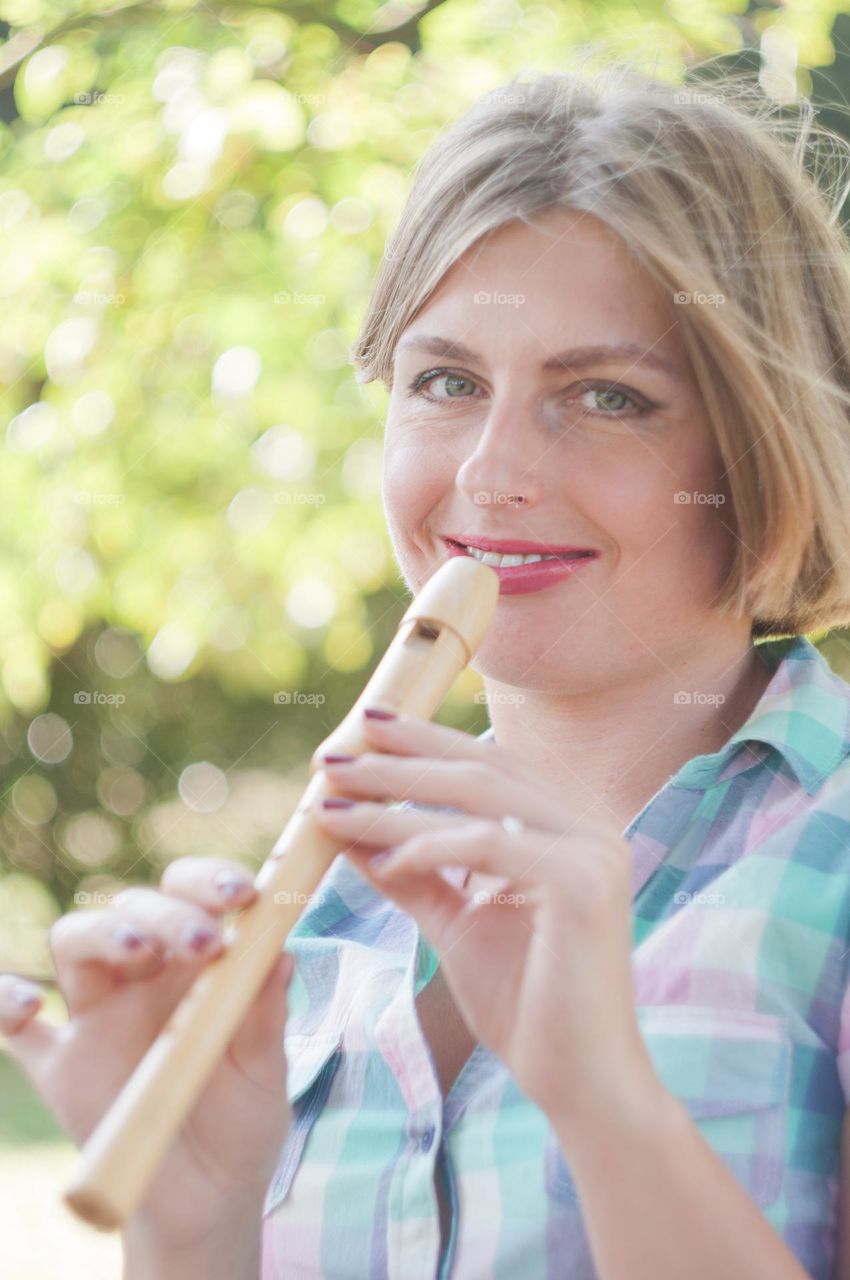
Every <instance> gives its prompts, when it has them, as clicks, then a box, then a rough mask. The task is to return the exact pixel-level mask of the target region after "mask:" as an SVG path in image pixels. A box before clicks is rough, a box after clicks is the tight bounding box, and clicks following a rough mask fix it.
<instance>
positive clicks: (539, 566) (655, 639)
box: [384, 210, 750, 693]
mask: <svg viewBox="0 0 850 1280" xmlns="http://www.w3.org/2000/svg"><path fill="white" fill-rule="evenodd" d="M536 223H537V225H536V226H535V228H533V229H532V228H530V227H528V226H527V225H525V224H524V223H522V222H513V223H510V224H509V225H507V226H505V227H502V228H500V229H499V230H498V231H497V232H494V233H492V234H491V235H490V236H487V237H485V238H484V239H483V240H481V241H479V242H478V243H477V244H476V245H474V246H473V247H472V248H471V249H469V250H468V251H467V252H466V253H465V254H464V255H463V257H462V258H460V259H459V261H458V262H457V263H455V264H454V266H453V267H452V268H451V270H450V271H449V272H448V273H447V274H446V276H445V277H444V278H443V280H442V282H441V283H440V286H439V287H438V289H437V290H436V291H435V292H434V294H433V295H432V297H431V299H430V300H429V302H428V303H427V305H426V306H425V307H424V308H423V309H422V310H421V311H420V312H419V314H418V315H417V316H416V318H415V320H414V321H413V322H412V323H411V324H410V325H409V326H408V328H407V329H406V330H405V332H404V333H403V335H402V336H401V339H400V341H399V343H398V345H397V348H396V352H395V361H394V371H393V382H392V386H391V388H390V403H389V409H388V416H387V427H386V445H385V478H384V501H385V506H386V511H387V518H388V521H389V526H390V532H391V536H392V539H393V544H394V547H395V550H396V554H397V556H398V559H399V563H400V565H401V568H402V571H403V573H404V575H405V578H406V579H407V581H408V584H409V585H410V586H411V587H412V588H413V589H414V590H416V589H418V588H419V587H420V586H421V585H422V583H423V582H425V580H426V579H427V578H428V577H430V575H431V574H432V573H433V572H434V571H435V570H436V569H437V567H438V566H439V565H440V564H442V563H443V561H445V560H446V559H447V558H448V557H449V556H450V555H452V554H469V552H468V551H466V550H465V548H467V547H469V546H471V547H472V548H473V549H474V550H476V549H477V551H478V554H479V556H482V555H484V554H485V553H487V552H489V553H490V556H492V555H494V554H499V555H501V554H504V555H508V556H513V557H514V559H516V558H517V557H518V556H520V555H523V556H524V555H528V554H530V555H532V556H536V555H541V556H543V557H544V558H543V559H541V560H532V561H528V562H525V563H521V564H516V563H512V562H511V561H509V562H508V563H507V564H506V565H505V566H503V567H501V568H500V569H499V574H500V577H501V579H502V591H501V594H500V600H499V607H498V611H497V616H496V620H495V622H494V624H493V625H492V627H491V629H490V632H489V633H488V636H487V638H486V640H485V642H484V645H483V646H482V648H481V650H480V651H479V655H478V659H477V661H476V664H475V665H476V667H477V669H478V670H479V671H481V672H482V673H483V674H485V675H488V676H490V677H492V678H494V679H496V680H498V681H501V682H504V683H507V684H510V685H513V686H519V687H523V688H527V689H538V690H545V691H547V692H552V693H557V692H563V693H569V692H577V691H580V690H591V689H594V688H598V687H604V686H608V685H610V684H611V683H612V682H613V681H614V680H616V678H617V676H618V674H619V675H620V677H621V678H622V679H629V678H633V677H635V676H639V675H640V674H641V673H644V672H651V671H653V670H654V671H656V672H657V671H658V667H659V664H661V665H662V666H667V667H668V669H672V668H673V667H674V665H675V664H676V663H677V662H678V663H679V666H678V668H677V670H678V671H680V672H682V673H684V672H685V671H686V670H687V663H688V659H689V658H690V659H693V658H694V657H695V655H696V653H697V651H700V650H701V651H703V652H704V651H705V649H706V647H709V648H710V647H711V646H712V644H714V645H716V644H717V642H718V640H719V639H720V636H721V632H722V633H723V635H725V637H726V640H727V642H728V641H729V640H730V639H734V638H735V637H740V638H741V640H742V642H746V638H747V636H748V634H749V627H750V623H749V620H748V619H743V620H742V619H735V620H732V619H720V618H719V617H718V615H717V614H716V613H713V612H711V611H710V609H709V602H710V600H711V598H712V597H713V596H714V594H715V593H716V592H717V590H718V588H719V587H720V586H721V584H722V581H723V578H724V573H725V572H727V570H728V565H729V564H730V553H731V548H732V535H731V533H730V532H729V530H728V529H727V528H726V527H725V526H724V523H723V522H724V521H725V522H726V524H731V518H730V511H729V504H728V501H726V490H725V486H724V485H723V483H722V480H721V477H722V472H723V466H722V463H721V460H720V456H719V453H718V451H717V448H716V445H715V443H714V440H713V437H712V435H711V432H710V429H709V425H708V421H707V418H706V415H705V413H704V411H703V407H702V404H701V402H700V399H699V396H698V392H697V388H696V385H695V383H694V381H693V377H692V375H691V372H690V369H689V365H688V361H687V359H686V357H685V354H684V350H683V347H682V344H681V340H680V338H679V336H678V334H677V324H676V321H677V314H676V313H677V310H678V307H677V306H674V305H673V301H672V298H664V297H660V296H659V293H658V290H657V287H656V286H655V285H654V283H653V282H652V280H651V279H650V278H649V276H648V275H646V274H645V272H644V271H643V270H642V269H641V268H640V267H639V266H638V264H637V263H636V262H635V261H634V260H633V259H632V258H631V257H630V255H629V254H628V253H627V251H626V249H625V247H624V245H623V244H622V242H621V241H620V240H619V239H618V237H617V236H615V235H614V234H613V233H612V232H611V231H609V230H608V228H607V227H605V226H604V224H602V223H601V222H600V221H599V220H598V219H596V218H593V217H591V216H589V215H579V214H577V213H576V212H574V211H572V210H558V211H555V212H549V213H547V214H546V215H545V216H543V217H538V218H537V219H536ZM693 305H696V304H693ZM449 343H451V344H453V346H454V350H453V351H451V350H448V349H446V347H447V344H449ZM440 344H442V346H443V348H444V349H443V350H441V349H440ZM618 347H622V348H627V350H621V351H620V352H619V353H618V352H617V351H616V350H615V348H618ZM589 348H595V349H596V350H595V351H592V352H591V351H589V350H588V349H589ZM605 348H611V350H608V351H606V350H605ZM414 383H418V386H416V387H413V388H412V385H411V384H414ZM683 495H684V496H683ZM568 548H580V549H582V550H585V551H591V552H593V555H592V556H583V557H582V558H581V559H579V560H576V559H575V558H573V557H572V556H571V555H570V553H569V552H568V550H567V549H568Z"/></svg>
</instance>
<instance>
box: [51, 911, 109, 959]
mask: <svg viewBox="0 0 850 1280" xmlns="http://www.w3.org/2000/svg"><path fill="white" fill-rule="evenodd" d="M91 914H92V915H98V916H100V915H101V914H102V912H100V911H98V912H92V913H91ZM83 918H84V917H83V915H82V913H77V914H75V913H74V912H69V913H67V914H66V915H64V916H59V918H58V919H57V920H54V921H53V923H52V924H51V926H50V928H49V929H48V930H47V945H48V947H49V949H50V951H51V952H52V953H53V954H54V955H55V954H56V951H57V949H58V950H61V949H62V948H63V947H64V945H65V942H66V941H67V940H68V938H69V937H71V935H73V934H74V933H76V932H77V931H78V930H79V928H80V925H79V921H80V920H82V919H83Z"/></svg>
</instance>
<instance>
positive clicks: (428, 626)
mask: <svg viewBox="0 0 850 1280" xmlns="http://www.w3.org/2000/svg"><path fill="white" fill-rule="evenodd" d="M498 594H499V580H498V577H497V575H496V574H495V573H494V571H493V570H492V569H490V568H488V566H486V565H484V564H482V563H481V562H480V561H479V560H475V559H473V558H472V557H471V556H455V557H453V558H452V559H451V560H449V561H447V562H446V563H445V564H443V565H442V566H441V567H440V568H439V569H438V570H437V572H436V573H435V574H434V575H433V577H432V578H430V579H429V581H428V582H427V583H426V584H425V586H424V587H423V588H422V590H421V591H420V592H419V594H418V595H417V596H416V598H415V600H414V601H413V603H412V604H411V606H410V608H409V609H408V610H407V612H406V613H405V615H404V617H403V618H402V620H401V623H400V625H399V628H398V631H397V633H396V635H395V637H394V638H393V640H392V641H391V643H390V646H389V648H388V649H387V651H386V653H385V654H384V656H383V658H382V659H381V662H380V663H379V665H378V666H377V667H376V669H375V671H374V673H373V674H372V677H371V679H370V680H369V682H368V684H367V685H366V687H365V688H364V690H363V692H362V693H361V695H360V697H359V698H358V699H357V702H356V703H355V704H354V706H353V707H352V709H351V711H350V712H349V713H348V715H347V716H346V717H345V719H344V720H343V721H342V723H341V724H340V725H339V726H338V728H337V729H335V730H334V732H333V733H332V734H331V735H330V736H329V737H328V738H327V739H326V740H325V741H324V742H323V743H322V745H321V746H320V747H318V748H317V750H316V751H315V752H314V754H313V757H312V759H311V762H310V769H311V773H312V778H311V780H310V782H309V783H308V785H307V788H306V790H305V792H304V794H303V796H302V798H301V801H300V803H299V805H298V807H297V808H296V810H295V812H294V813H293V815H292V817H291V818H290V820H289V822H288V823H287V825H286V827H285V828H284V831H283V833H282V834H281V836H280V837H279V839H278V841H277V843H276V844H275V845H274V848H273V849H272V851H271V853H270V854H269V856H268V858H267V859H266V861H265V862H264V863H263V865H262V866H261V868H260V870H259V872H258V874H257V877H256V879H255V881H254V884H255V888H256V890H257V895H256V897H255V898H254V900H253V901H252V902H251V903H250V904H249V905H248V906H247V907H245V908H244V910H243V911H241V912H240V913H239V915H238V916H237V917H236V919H235V921H234V923H233V924H232V925H231V927H230V928H229V929H228V930H227V931H226V932H225V934H224V939H223V941H224V944H225V945H224V947H223V948H222V951H221V952H220V953H219V955H218V956H217V957H215V958H214V959H212V960H211V961H210V962H209V964H208V965H207V966H206V968H205V969H204V970H203V971H202V972H201V973H200V974H199V976H198V978H197V980H196V981H195V982H194V984H193V985H192V987H191V988H190V990H189V991H187V992H186V994H185V995H184V997H183V999H182V1000H181V1001H180V1003H179V1004H178V1005H177V1007H176V1009H175V1010H174V1012H173V1013H172V1015H171V1017H170V1018H169V1020H168V1022H167V1023H166V1024H165V1026H164V1027H163V1029H162V1030H161V1031H160V1033H159V1035H158V1036H157V1038H156V1040H154V1042H153V1043H152V1044H151V1046H150V1048H149V1049H148V1050H147V1052H146V1054H145V1056H144V1057H143V1058H142V1060H141V1061H140V1062H139V1064H138V1065H137V1067H136V1069H135V1071H134V1072H133V1074H132V1075H131V1076H130V1078H129V1079H128V1081H127V1083H126V1084H125V1085H124V1087H123V1089H122V1090H121V1092H120V1093H119V1094H118V1096H117V1097H116V1098H115V1100H114V1101H113V1103H112V1105H111V1106H110V1108H109V1110H108V1111H107V1112H106V1113H105V1115H104V1116H103V1118H102V1119H101V1121H100V1123H99V1124H98V1126H97V1128H96V1129H95V1130H94V1131H93V1132H92V1133H91V1135H90V1136H89V1138H88V1140H87V1142H86V1143H85V1145H84V1147H83V1149H82V1151H81V1152H80V1156H79V1159H78V1162H77V1165H76V1167H75V1169H74V1171H73V1173H72V1176H71V1179H70V1181H69V1183H68V1186H67V1188H66V1190H65V1192H64V1194H63V1200H64V1202H65V1203H66V1204H67V1205H68V1207H69V1208H70V1209H72V1210H73V1211H74V1213H76V1214H77V1215H78V1216H79V1217H81V1218H82V1219H84V1220H85V1221H86V1222H89V1223H91V1224H92V1226H95V1227H98V1228H101V1229H102V1230H111V1229H114V1228H115V1227H119V1226H121V1225H123V1224H124V1223H125V1222H126V1221H127V1219H128V1218H129V1217H131V1216H132V1214H133V1213H134V1212H135V1210H136V1209H137V1208H138V1207H139V1204H140V1203H141V1201H142V1199H143V1197H144V1195H145V1192H146V1190H147V1188H148V1186H149V1184H150V1180H151V1178H152V1177H153V1175H154V1173H155V1172H156V1169H157V1167H158V1165H159V1163H160V1162H161V1160H162V1158H163V1156H164V1154H165V1152H166V1149H167V1148H168V1145H169V1143H170V1142H171V1140H172V1139H173V1138H174V1136H175V1134H176V1132H177V1130H178V1129H179V1127H180V1125H181V1124H182V1123H183V1121H184V1119H185V1118H186V1116H187V1114H188V1112H189V1111H190V1110H191V1108H192V1106H193V1104H194V1102H195V1100H196V1098H197V1096H198V1094H199V1093H200V1091H201V1090H202V1089H203V1087H204V1085H205V1084H206V1082H207V1080H208V1079H209V1076H210V1074H211V1073H212V1071H213V1068H214V1067H215V1065H216V1063H217V1062H218V1061H219V1060H220V1058H221V1056H222V1054H223V1053H224V1051H225V1049H226V1048H227V1045H228V1044H229V1043H230V1040H231V1039H232V1038H233V1035H234V1034H235V1032H236V1030H237V1028H238V1026H239V1024H240V1023H241V1021H242V1019H243V1017H244V1015H245V1013H246V1012H247V1010H248V1008H249V1006H250V1005H251V1003H252V1001H253V1000H254V998H255V996H256V995H257V992H258V991H259V989H260V987H261V986H262V985H263V982H264V981H265V979H266V978H267V977H268V974H269V972H270V970H271V968H272V966H273V964H274V962H275V960H276V959H277V957H278V955H279V954H280V950H281V947H282V945H283V942H284V940H285V938H286V936H287V934H288V933H289V931H290V929H291V928H292V926H293V925H294V924H295V923H296V921H297V919H298V917H299V916H300V915H301V904H303V903H305V902H307V901H309V896H310V895H311V894H312V893H313V891H314V890H315V889H316V887H317V885H318V884H319V882H320V881H321V880H322V878H323V876H324V875H325V874H326V873H327V871H328V870H329V869H330V866H331V863H332V862H333V860H334V858H335V857H336V856H337V854H339V853H340V852H341V850H342V849H343V848H344V847H345V846H344V844H343V843H341V842H340V841H338V840H336V839H335V838H334V837H333V836H331V835H329V834H328V833H327V832H325V831H323V830H322V828H321V827H319V825H318V823H317V822H316V821H315V818H314V817H313V807H314V806H315V805H316V804H317V803H318V802H319V801H320V800H321V799H322V798H323V797H324V796H326V795H329V794H330V793H331V792H330V787H329V785H328V783H327V779H326V777H325V774H324V772H323V771H322V757H323V756H325V755H328V754H331V753H338V754H345V755H359V754H361V753H362V752H363V751H364V750H365V749H366V742H365V737H364V726H363V709H364V708H365V707H368V706H379V707H383V708H385V709H386V710H391V711H396V712H403V713H405V714H407V715H413V716H420V717H422V718H424V719H430V717H431V716H432V715H433V714H434V712H435V711H436V710H437V708H438V707H439V705H440V703H441V702H442V701H443V698H444V697H445V695H446V694H447V693H448V691H449V689H450V688H451V686H452V683H453V682H454V680H455V677H456V676H457V675H459V673H460V672H461V671H462V670H463V668H464V667H465V666H466V665H467V664H468V663H469V662H470V661H471V659H472V657H473V655H474V653H475V650H476V649H477V648H478V645H479V644H480V642H481V640H482V638H483V636H484V632H485V631H486V629H487V626H488V624H489V622H490V619H491V618H492V615H493V612H494V610H495V607H496V602H497V599H498Z"/></svg>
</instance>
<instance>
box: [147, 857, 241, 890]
mask: <svg viewBox="0 0 850 1280" xmlns="http://www.w3.org/2000/svg"><path fill="white" fill-rule="evenodd" d="M230 866H232V863H231V862H230V861H228V859H226V858H201V857H198V856H197V855H195V854H187V855H186V856H185V857H182V858H174V859H173V860H172V861H171V862H169V863H168V865H167V866H166V868H165V870H164V871H163V873H162V875H161V876H160V878H159V887H160V889H161V890H164V891H165V892H167V891H168V890H169V889H170V888H171V887H172V886H174V885H181V886H186V885H187V884H188V883H190V882H191V881H195V882H197V880H198V877H199V875H203V874H207V873H209V874H210V875H213V874H215V872H216V871H218V870H220V869H221V868H222V867H230Z"/></svg>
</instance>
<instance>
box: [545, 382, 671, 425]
mask: <svg viewBox="0 0 850 1280" xmlns="http://www.w3.org/2000/svg"><path fill="white" fill-rule="evenodd" d="M575 403H579V404H580V406H581V407H582V408H583V409H585V410H586V411H587V413H589V414H590V415H591V416H593V417H597V418H612V419H613V418H637V417H640V416H641V415H642V414H645V413H649V412H650V411H651V410H652V409H654V408H656V407H657V406H655V405H653V404H651V403H650V401H649V400H646V399H644V398H643V396H638V395H636V394H635V393H633V392H631V391H626V390H624V388H622V387H612V386H610V385H609V384H607V383H606V384H604V385H602V386H598V387H591V386H587V384H585V390H584V391H581V392H579V393H578V395H575V396H570V397H568V398H567V400H566V404H567V405H568V406H569V405H572V404H575Z"/></svg>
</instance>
